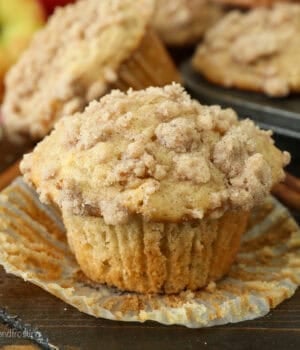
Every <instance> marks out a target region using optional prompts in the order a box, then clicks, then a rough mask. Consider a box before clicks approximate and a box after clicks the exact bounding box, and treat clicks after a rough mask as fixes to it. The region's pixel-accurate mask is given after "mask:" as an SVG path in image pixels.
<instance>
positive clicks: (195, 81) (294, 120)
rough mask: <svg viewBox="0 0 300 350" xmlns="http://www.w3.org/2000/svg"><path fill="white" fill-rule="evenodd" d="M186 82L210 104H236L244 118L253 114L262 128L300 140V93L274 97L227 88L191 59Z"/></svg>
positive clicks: (183, 67) (184, 67)
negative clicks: (197, 69)
mask: <svg viewBox="0 0 300 350" xmlns="http://www.w3.org/2000/svg"><path fill="white" fill-rule="evenodd" d="M181 72H182V75H183V79H184V82H185V85H186V87H187V89H188V90H189V92H190V93H191V94H192V96H193V97H195V98H197V99H198V100H200V102H202V103H207V104H220V105H221V106H223V107H232V108H233V109H235V110H236V111H237V112H238V114H239V116H240V117H241V118H245V117H251V119H253V120H254V121H255V122H256V123H257V124H259V125H260V126H261V127H262V128H265V129H272V130H273V131H274V132H275V133H276V134H278V135H283V136H288V137H290V138H293V139H297V140H300V96H299V95H292V96H289V97H285V98H270V97H267V96H265V95H263V94H259V93H254V92H249V91H241V90H236V89H227V88H223V87H220V86H217V85H214V84H211V83H210V82H208V81H207V80H206V79H205V78H204V77H202V76H201V75H200V74H199V73H197V72H195V70H194V69H193V67H192V65H191V61H190V60H187V61H185V62H184V63H183V64H182V65H181Z"/></svg>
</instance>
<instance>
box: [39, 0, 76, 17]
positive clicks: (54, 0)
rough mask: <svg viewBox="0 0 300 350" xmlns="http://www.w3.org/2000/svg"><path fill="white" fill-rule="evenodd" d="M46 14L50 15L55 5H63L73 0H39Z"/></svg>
mask: <svg viewBox="0 0 300 350" xmlns="http://www.w3.org/2000/svg"><path fill="white" fill-rule="evenodd" d="M40 1H41V3H42V5H43V6H44V8H45V10H46V12H47V14H48V15H51V14H52V13H53V11H54V9H55V7H57V6H65V5H67V4H69V3H71V2H74V1H75V0H40Z"/></svg>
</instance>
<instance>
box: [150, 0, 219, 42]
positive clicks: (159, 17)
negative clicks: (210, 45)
mask: <svg viewBox="0 0 300 350" xmlns="http://www.w3.org/2000/svg"><path fill="white" fill-rule="evenodd" d="M222 14H223V10H222V7H221V6H220V5H218V4H215V3H213V2H212V1H209V0H164V1H159V2H158V3H157V5H156V11H155V15H154V28H155V29H156V30H157V31H158V33H159V34H160V36H161V37H162V39H163V40H164V41H165V42H166V43H167V44H169V45H185V44H188V43H193V42H196V41H197V40H199V39H200V38H201V37H202V36H203V34H204V32H205V31H206V30H207V29H208V28H209V27H211V26H212V25H213V24H214V23H215V22H216V21H217V20H218V19H219V18H220V17H221V16H222Z"/></svg>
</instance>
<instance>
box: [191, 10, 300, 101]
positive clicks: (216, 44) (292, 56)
mask: <svg viewBox="0 0 300 350" xmlns="http://www.w3.org/2000/svg"><path fill="white" fill-rule="evenodd" d="M299 61H300V4H288V3H287V4H277V5H274V6H273V7H271V8H264V7H260V8H257V9H254V10H251V11H249V12H247V13H242V12H240V11H231V12H230V13H229V14H227V15H226V16H225V17H224V18H223V19H222V20H221V21H219V22H218V23H217V24H216V25H215V26H214V27H213V28H211V29H210V30H209V31H208V32H207V34H206V36H205V40H204V43H203V44H200V46H199V48H198V50H197V52H196V55H195V57H194V60H193V63H194V66H195V68H196V69H198V70H199V71H200V72H201V73H203V74H204V75H205V76H206V77H207V78H208V79H209V80H212V81H214V82H215V83H219V84H222V85H225V86H236V87H238V88H243V89H250V90H255V91H262V92H264V93H265V94H267V95H270V96H286V95H288V94H289V93H290V92H291V91H298V92H299V91H300V65H299Z"/></svg>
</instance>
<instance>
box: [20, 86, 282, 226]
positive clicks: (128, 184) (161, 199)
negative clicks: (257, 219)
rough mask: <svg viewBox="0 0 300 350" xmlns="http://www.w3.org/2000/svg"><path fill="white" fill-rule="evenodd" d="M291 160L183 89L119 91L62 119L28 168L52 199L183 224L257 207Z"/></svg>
mask: <svg viewBox="0 0 300 350" xmlns="http://www.w3.org/2000/svg"><path fill="white" fill-rule="evenodd" d="M288 162H289V155H288V154H287V153H285V152H284V153H281V152H280V151H279V150H278V149H277V148H276V147H275V146H274V145H273V141H272V139H271V137H270V133H269V132H265V131H262V130H260V129H259V128H257V127H256V126H255V125H254V123H253V122H252V121H250V120H244V121H241V122H239V121H238V119H237V116H236V114H235V112H234V111H233V110H232V109H221V108H220V107H218V106H211V107H208V106H202V105H201V104H199V103H198V102H197V101H195V100H192V99H191V98H190V96H189V95H188V94H187V93H186V92H185V91H184V89H183V88H182V87H181V86H180V85H178V84H173V85H168V86H165V87H164V88H153V87H152V88H148V89H146V90H142V91H128V93H127V94H126V93H122V92H120V91H117V90H115V91H113V92H112V93H111V94H109V95H106V96H104V97H103V98H102V99H101V100H100V101H99V102H96V101H94V102H92V103H91V104H90V105H89V106H88V107H87V108H86V109H85V111H84V112H83V113H81V114H79V113H78V114H76V115H75V116H72V117H64V118H63V119H61V120H60V121H59V122H58V123H57V124H56V127H55V129H54V131H53V132H52V133H51V134H50V136H48V137H46V138H45V139H44V140H43V141H42V142H41V143H40V144H39V145H38V146H37V147H36V148H35V150H34V151H33V153H31V154H29V155H26V156H25V157H24V160H23V162H22V164H21V169H22V172H23V174H24V176H25V179H26V181H27V182H28V183H30V184H32V185H33V186H34V187H35V188H36V189H37V190H38V192H39V193H40V196H41V200H42V201H44V202H47V201H53V202H55V203H56V204H58V206H60V207H61V208H62V209H63V211H69V212H71V213H73V214H76V215H95V216H100V215H102V216H103V217H104V220H105V222H106V223H107V224H112V225H113V224H120V223H123V222H126V221H127V220H128V217H129V215H130V214H136V213H137V214H142V215H143V216H144V217H145V218H146V219H149V220H154V221H164V222H166V221H167V222H179V221H182V220H188V219H196V218H197V219H199V218H202V217H203V216H204V215H206V214H207V215H221V214H222V212H223V211H224V210H226V209H227V208H229V207H230V208H241V209H243V210H248V209H250V208H251V207H252V206H253V205H255V204H257V203H258V202H260V201H261V200H262V199H263V198H264V197H265V195H266V194H267V193H268V192H269V191H270V188H271V186H272V185H273V184H274V183H276V182H278V181H280V180H281V179H282V178H283V176H284V173H283V170H282V167H283V166H284V165H286V164H287V163H288Z"/></svg>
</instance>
